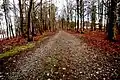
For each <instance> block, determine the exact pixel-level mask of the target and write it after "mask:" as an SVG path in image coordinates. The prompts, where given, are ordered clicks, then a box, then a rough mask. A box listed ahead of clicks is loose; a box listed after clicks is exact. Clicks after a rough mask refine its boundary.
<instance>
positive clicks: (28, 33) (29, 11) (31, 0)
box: [27, 0, 33, 42]
mask: <svg viewBox="0 0 120 80" xmlns="http://www.w3.org/2000/svg"><path fill="white" fill-rule="evenodd" d="M32 2H33V0H30V6H29V10H28V29H27V36H28V42H29V41H31V38H30V14H31V9H32Z"/></svg>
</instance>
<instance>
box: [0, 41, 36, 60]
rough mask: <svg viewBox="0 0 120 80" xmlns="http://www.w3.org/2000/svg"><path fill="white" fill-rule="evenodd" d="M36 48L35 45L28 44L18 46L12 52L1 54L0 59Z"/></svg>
mask: <svg viewBox="0 0 120 80" xmlns="http://www.w3.org/2000/svg"><path fill="white" fill-rule="evenodd" d="M34 46H35V43H28V44H26V45H22V46H16V47H14V48H12V49H11V50H8V51H6V52H4V53H2V54H0V59H2V58H5V57H10V56H13V55H16V54H19V53H20V52H22V51H25V50H28V49H31V48H33V47H34Z"/></svg>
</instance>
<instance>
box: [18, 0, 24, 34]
mask: <svg viewBox="0 0 120 80" xmlns="http://www.w3.org/2000/svg"><path fill="white" fill-rule="evenodd" d="M19 8H20V29H21V34H22V36H24V31H23V11H22V3H21V0H19Z"/></svg>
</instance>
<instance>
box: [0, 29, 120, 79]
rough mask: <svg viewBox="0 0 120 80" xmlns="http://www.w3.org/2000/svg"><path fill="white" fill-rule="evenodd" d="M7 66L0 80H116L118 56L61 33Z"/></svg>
mask: <svg viewBox="0 0 120 80" xmlns="http://www.w3.org/2000/svg"><path fill="white" fill-rule="evenodd" d="M10 62H11V65H6V66H4V65H5V64H7V63H6V62H4V63H3V65H0V68H1V70H0V71H1V72H0V80H120V56H119V55H117V54H116V55H110V54H108V53H104V52H102V51H101V50H98V49H94V48H91V47H88V46H87V44H86V43H84V41H83V40H82V39H79V38H76V37H75V36H73V35H71V34H69V33H66V32H64V31H59V33H57V34H56V35H55V36H53V37H52V38H50V39H47V40H45V41H43V42H42V43H41V44H40V45H39V47H38V48H36V49H35V50H33V51H29V52H27V53H26V55H24V56H21V57H20V56H19V58H17V59H15V60H11V61H10ZM2 66H4V67H2ZM9 67H11V68H10V69H9ZM3 71H4V72H3Z"/></svg>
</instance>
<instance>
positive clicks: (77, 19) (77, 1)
mask: <svg viewBox="0 0 120 80" xmlns="http://www.w3.org/2000/svg"><path fill="white" fill-rule="evenodd" d="M76 2H77V32H79V0H77V1H76Z"/></svg>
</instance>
